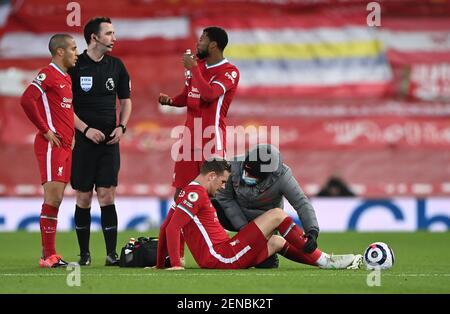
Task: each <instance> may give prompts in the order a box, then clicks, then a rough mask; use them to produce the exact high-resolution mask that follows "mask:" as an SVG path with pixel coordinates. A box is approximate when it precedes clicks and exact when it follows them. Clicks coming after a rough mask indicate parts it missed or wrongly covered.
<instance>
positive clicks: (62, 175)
mask: <svg viewBox="0 0 450 314" xmlns="http://www.w3.org/2000/svg"><path fill="white" fill-rule="evenodd" d="M34 153H35V155H36V159H37V161H38V164H39V170H40V172H41V184H44V183H46V182H50V181H58V182H64V183H68V182H69V181H70V175H71V173H72V150H71V149H70V148H63V147H56V146H54V147H52V146H51V145H50V142H48V141H47V140H46V139H45V137H43V136H42V135H40V134H38V135H37V136H36V139H35V140H34Z"/></svg>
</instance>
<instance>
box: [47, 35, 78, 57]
mask: <svg viewBox="0 0 450 314" xmlns="http://www.w3.org/2000/svg"><path fill="white" fill-rule="evenodd" d="M70 39H73V37H72V36H70V35H68V34H55V35H53V36H52V38H50V42H49V43H48V49H49V50H50V53H51V54H52V57H54V56H56V51H57V49H58V48H62V49H66V48H67V47H68V46H69V41H70Z"/></svg>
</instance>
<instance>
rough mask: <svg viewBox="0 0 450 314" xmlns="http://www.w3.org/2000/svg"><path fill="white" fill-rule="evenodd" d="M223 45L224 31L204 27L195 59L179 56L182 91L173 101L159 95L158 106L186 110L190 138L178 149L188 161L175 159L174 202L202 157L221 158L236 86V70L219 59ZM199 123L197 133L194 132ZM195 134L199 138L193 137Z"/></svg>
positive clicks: (166, 96) (194, 173) (200, 162)
mask: <svg viewBox="0 0 450 314" xmlns="http://www.w3.org/2000/svg"><path fill="white" fill-rule="evenodd" d="M227 44H228V35H227V33H226V32H225V30H223V29H222V28H220V27H216V26H211V27H207V28H205V29H204V30H203V33H202V35H201V36H200V39H199V42H198V43H197V54H196V57H197V59H195V58H193V56H191V55H189V54H184V55H183V59H182V61H183V65H184V67H185V68H186V70H187V71H189V72H190V77H188V78H187V80H186V82H185V88H184V90H183V92H182V93H181V94H180V95H178V96H176V97H173V98H171V97H169V96H168V95H165V94H160V96H159V102H160V103H161V104H162V105H169V106H176V107H183V106H187V108H188V110H187V118H186V124H185V126H186V129H187V130H186V131H187V132H188V133H189V135H190V136H189V138H183V147H181V149H180V155H182V156H188V158H186V159H182V158H179V159H181V160H178V161H177V162H176V163H175V170H174V178H173V186H174V187H175V188H176V191H175V195H174V199H175V200H176V198H177V196H178V193H179V192H180V190H181V189H182V188H184V187H185V186H186V185H188V184H189V182H191V181H192V180H193V179H194V178H195V177H196V176H197V175H198V174H199V173H200V167H201V165H202V162H203V160H205V158H208V157H211V156H219V157H222V158H224V157H225V147H226V142H225V138H226V136H225V128H226V124H225V118H226V116H227V112H228V109H229V107H230V104H231V101H232V100H233V97H234V94H235V93H236V89H237V86H238V83H239V71H238V69H237V68H236V67H235V66H234V65H233V64H231V63H230V62H228V60H227V59H226V58H224V56H223V51H224V49H225V47H226V46H227ZM196 118H197V119H196ZM196 120H197V121H198V122H197V121H196ZM200 122H201V130H194V129H195V127H196V125H199V124H200ZM196 131H197V132H196ZM197 133H198V134H199V135H200V136H201V138H195V137H194V135H196V134H197ZM186 150H189V152H187V151H186ZM196 152H198V153H196Z"/></svg>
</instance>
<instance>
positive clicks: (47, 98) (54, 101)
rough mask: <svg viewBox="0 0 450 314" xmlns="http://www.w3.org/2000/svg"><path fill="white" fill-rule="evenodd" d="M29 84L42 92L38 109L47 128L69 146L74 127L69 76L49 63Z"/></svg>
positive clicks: (64, 144)
mask: <svg viewBox="0 0 450 314" xmlns="http://www.w3.org/2000/svg"><path fill="white" fill-rule="evenodd" d="M31 86H35V87H36V88H37V89H38V90H39V91H40V92H41V94H42V95H41V97H40V98H39V99H38V110H39V114H40V116H41V117H42V118H43V120H44V121H45V122H46V124H47V126H48V129H50V130H52V131H53V132H54V133H57V134H58V135H60V136H61V141H62V144H63V146H65V147H71V145H72V139H73V136H74V133H75V128H74V110H73V105H72V80H71V79H70V76H69V75H68V74H67V73H64V71H62V70H61V69H60V68H59V67H58V66H57V65H55V64H54V63H50V64H49V65H48V66H46V67H45V68H43V69H42V70H41V71H40V72H39V74H38V76H37V77H36V78H35V79H34V80H33V82H32V83H31V84H30V87H31Z"/></svg>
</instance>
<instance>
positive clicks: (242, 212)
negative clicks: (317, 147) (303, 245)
mask: <svg viewBox="0 0 450 314" xmlns="http://www.w3.org/2000/svg"><path fill="white" fill-rule="evenodd" d="M273 151H275V152H276V153H275V154H276V155H275V156H276V157H278V160H277V162H278V168H277V169H276V170H275V171H274V172H272V173H271V174H270V175H269V176H268V177H267V178H266V179H265V180H264V181H262V182H259V183H258V184H257V185H255V186H248V185H246V184H244V183H243V182H242V179H241V178H242V172H243V169H242V168H243V161H242V160H241V161H239V160H236V161H231V175H230V177H229V179H228V181H227V183H226V185H225V189H223V190H219V191H218V192H217V193H216V197H215V198H216V200H217V201H218V202H219V204H220V205H221V206H222V208H223V209H224V211H225V215H226V216H227V218H228V219H229V220H230V222H231V223H232V225H233V226H234V227H235V228H236V229H238V230H239V229H241V228H242V227H243V226H245V225H246V224H247V223H248V221H251V220H253V219H255V218H256V217H258V216H259V215H261V214H263V213H264V212H266V211H267V210H269V209H272V208H275V207H278V208H283V204H284V201H283V196H284V197H286V199H287V200H288V202H289V203H290V204H291V205H292V207H293V208H294V209H295V210H296V211H297V214H298V217H299V218H300V221H301V222H302V225H303V228H304V229H305V232H308V231H309V230H311V229H315V230H316V231H317V232H319V225H318V223H317V218H316V213H315V212H314V208H313V207H312V205H311V203H310V202H309V199H308V197H306V195H305V193H303V191H302V189H301V188H300V185H299V184H298V182H297V180H295V178H294V176H293V175H292V171H291V169H290V168H289V167H288V166H286V165H285V164H283V162H282V160H281V155H280V153H279V152H278V151H277V150H276V149H275V150H273ZM273 156H274V155H273ZM240 159H243V158H242V157H241V158H240Z"/></svg>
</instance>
